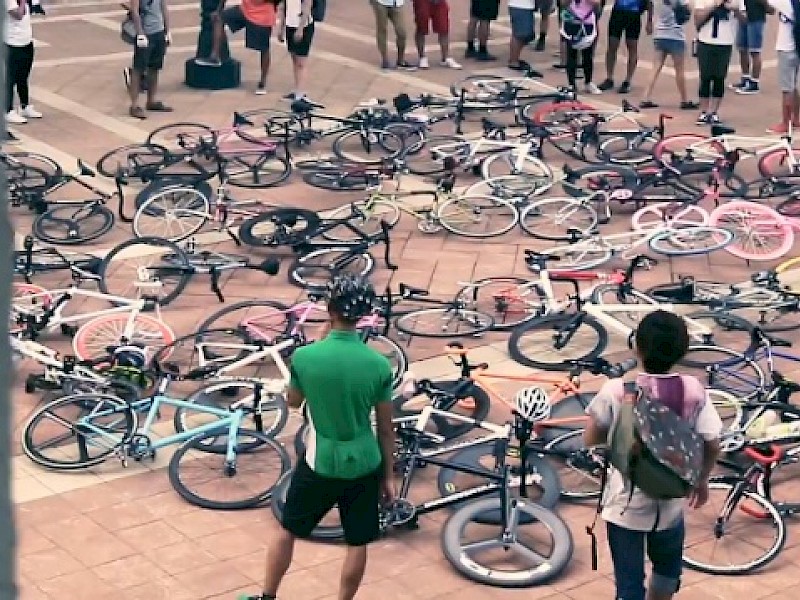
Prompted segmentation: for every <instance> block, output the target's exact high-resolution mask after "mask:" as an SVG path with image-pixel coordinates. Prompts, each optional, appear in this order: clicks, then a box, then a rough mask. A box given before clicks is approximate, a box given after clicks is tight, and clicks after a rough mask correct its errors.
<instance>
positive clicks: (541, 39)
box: [533, 35, 544, 52]
mask: <svg viewBox="0 0 800 600" xmlns="http://www.w3.org/2000/svg"><path fill="white" fill-rule="evenodd" d="M533 51H534V52H544V36H543V35H540V36H539V39H538V40H536V45H535V46H534V47H533Z"/></svg>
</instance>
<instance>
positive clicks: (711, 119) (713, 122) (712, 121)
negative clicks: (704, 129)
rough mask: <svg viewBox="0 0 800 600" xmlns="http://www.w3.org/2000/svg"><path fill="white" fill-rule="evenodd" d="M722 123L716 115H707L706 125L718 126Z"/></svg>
mask: <svg viewBox="0 0 800 600" xmlns="http://www.w3.org/2000/svg"><path fill="white" fill-rule="evenodd" d="M720 123H722V120H721V119H720V118H719V115H718V114H717V113H711V114H710V115H708V124H709V125H719V124H720Z"/></svg>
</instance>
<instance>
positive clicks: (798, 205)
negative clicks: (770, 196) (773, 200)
mask: <svg viewBox="0 0 800 600" xmlns="http://www.w3.org/2000/svg"><path fill="white" fill-rule="evenodd" d="M775 210H776V211H777V212H778V214H779V215H783V216H784V217H791V218H793V219H797V218H800V197H794V198H789V199H788V200H784V201H783V202H781V203H780V204H778V205H777V206H776V207H775Z"/></svg>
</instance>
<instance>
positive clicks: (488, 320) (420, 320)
mask: <svg viewBox="0 0 800 600" xmlns="http://www.w3.org/2000/svg"><path fill="white" fill-rule="evenodd" d="M493 325H494V321H493V319H492V317H490V316H489V315H485V314H483V313H480V312H477V311H474V310H469V309H463V308H430V309H427V308H425V309H421V310H415V311H412V312H409V313H406V314H404V315H402V316H400V317H398V318H397V320H396V321H395V327H396V328H397V329H398V331H401V332H402V333H405V334H406V335H410V336H417V337H430V338H449V337H465V336H473V335H474V336H477V335H480V334H482V333H484V332H486V331H489V330H490V329H491V328H492V326H493Z"/></svg>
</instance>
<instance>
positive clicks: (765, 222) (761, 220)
mask: <svg viewBox="0 0 800 600" xmlns="http://www.w3.org/2000/svg"><path fill="white" fill-rule="evenodd" d="M708 222H709V224H711V225H713V226H715V227H721V228H723V229H727V230H729V231H730V232H732V233H733V242H732V243H731V244H730V245H729V246H728V247H727V248H725V250H726V251H727V252H729V253H731V254H733V255H734V256H737V257H739V258H743V259H744V260H777V259H779V258H781V257H782V256H784V255H785V254H786V253H787V252H789V251H790V250H791V249H792V246H793V245H794V229H793V228H792V226H791V225H790V224H789V223H788V222H787V221H786V219H785V218H784V217H783V216H781V215H780V214H778V213H777V212H775V211H774V210H773V209H772V208H770V207H769V206H765V205H763V204H757V203H755V202H746V201H738V202H727V203H725V204H724V205H722V206H720V207H718V208H716V209H714V210H713V211H712V213H711V215H710V216H709V219H708Z"/></svg>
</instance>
